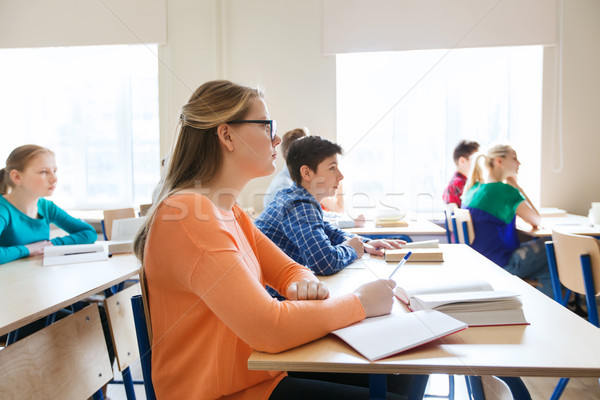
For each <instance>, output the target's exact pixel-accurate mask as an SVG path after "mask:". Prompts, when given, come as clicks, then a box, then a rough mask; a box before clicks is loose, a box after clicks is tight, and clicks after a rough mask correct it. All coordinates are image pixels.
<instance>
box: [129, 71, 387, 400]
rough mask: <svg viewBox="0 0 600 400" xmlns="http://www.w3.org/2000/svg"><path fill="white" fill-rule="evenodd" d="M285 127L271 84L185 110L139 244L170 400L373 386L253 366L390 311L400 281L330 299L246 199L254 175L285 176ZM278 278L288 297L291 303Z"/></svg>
mask: <svg viewBox="0 0 600 400" xmlns="http://www.w3.org/2000/svg"><path fill="white" fill-rule="evenodd" d="M280 141H281V139H280V138H279V137H278V136H277V135H276V130H275V121H273V120H271V119H270V117H269V113H268V111H267V107H266V105H265V103H264V101H263V95H262V93H261V92H260V91H258V90H257V89H253V88H248V87H244V86H240V85H237V84H234V83H231V82H228V81H212V82H208V83H205V84H204V85H202V86H200V87H199V88H198V89H197V90H196V91H195V92H194V94H193V95H192V97H191V98H190V100H189V102H188V103H187V104H186V105H185V106H183V108H182V111H181V117H180V126H179V132H178V137H177V142H176V145H175V148H174V150H173V153H172V155H171V158H170V160H171V161H170V165H169V166H168V171H167V174H166V176H165V178H164V180H163V181H162V182H161V188H160V194H159V199H158V201H157V202H155V204H154V205H153V207H152V208H151V209H150V211H149V214H148V219H147V223H146V225H145V226H144V227H143V229H142V230H141V231H140V233H139V234H138V236H137V237H136V241H135V252H136V255H137V256H138V258H140V260H141V261H142V263H143V268H144V273H145V277H146V284H147V295H148V303H149V309H150V316H151V321H152V329H153V343H152V346H153V347H152V369H153V370H152V376H153V383H154V388H155V391H156V394H157V397H158V398H160V399H183V398H187V399H216V398H228V399H276V398H290V396H291V393H292V392H293V394H294V395H296V396H300V398H314V399H317V398H325V397H327V398H350V399H352V398H357V399H358V398H365V397H364V396H365V395H366V394H367V393H368V391H367V389H365V388H359V387H355V386H349V385H341V384H335V383H328V382H321V381H316V380H308V379H300V378H291V377H287V374H286V373H285V372H282V371H250V370H248V367H247V360H248V357H249V356H250V354H251V353H252V351H253V350H255V349H256V350H260V351H267V352H280V351H283V350H286V349H289V348H292V347H295V346H298V345H301V344H303V343H307V342H310V341H312V340H315V339H317V338H319V337H322V336H324V335H326V334H328V333H329V332H330V331H332V330H334V329H337V328H341V327H344V326H347V325H350V324H352V323H354V322H358V321H360V320H362V319H363V318H365V317H371V316H376V315H382V314H387V313H389V312H390V311H391V308H392V304H393V292H392V288H393V286H394V285H395V283H394V282H393V281H390V280H380V281H375V282H371V283H367V284H364V285H362V286H360V287H359V288H358V289H357V290H356V291H355V292H354V293H349V294H347V295H344V296H339V297H335V298H330V297H329V292H328V289H327V287H326V286H325V285H324V284H323V283H321V282H319V281H318V280H317V279H316V277H315V276H314V275H313V274H312V273H311V272H310V271H309V270H308V269H306V268H305V267H303V266H302V265H299V264H297V263H295V262H294V261H292V260H291V259H290V258H289V257H287V256H286V255H285V254H284V253H283V252H282V251H281V250H279V248H277V246H275V245H274V244H273V243H272V242H271V241H269V240H268V239H267V238H266V237H265V236H264V235H263V234H262V233H261V232H260V231H259V230H258V229H256V228H255V227H254V225H253V224H252V222H251V220H250V218H249V217H248V216H247V215H246V214H245V213H244V212H243V211H242V210H241V209H240V208H239V207H238V206H237V205H236V198H237V196H238V195H239V193H240V192H241V190H242V189H243V188H244V186H245V185H246V183H248V181H249V180H250V179H252V178H256V177H260V176H265V175H268V174H271V173H273V172H274V170H275V167H274V164H273V163H274V161H275V158H276V154H277V153H276V151H275V147H276V146H277V145H278V144H279V143H280ZM266 284H268V285H269V286H272V287H273V288H275V289H276V290H277V291H278V292H280V293H284V294H285V295H286V297H287V299H288V301H283V302H279V301H277V300H275V299H273V298H272V297H271V296H270V295H269V294H268V293H267V291H266V290H265V285H266Z"/></svg>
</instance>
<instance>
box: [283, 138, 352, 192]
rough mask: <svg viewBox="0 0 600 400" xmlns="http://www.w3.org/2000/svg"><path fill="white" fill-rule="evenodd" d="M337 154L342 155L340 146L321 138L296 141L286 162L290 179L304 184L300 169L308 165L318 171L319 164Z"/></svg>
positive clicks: (289, 151)
mask: <svg viewBox="0 0 600 400" xmlns="http://www.w3.org/2000/svg"><path fill="white" fill-rule="evenodd" d="M335 154H342V148H341V146H340V145H339V144H336V143H333V142H331V141H329V140H327V139H323V138H322V137H320V136H306V137H303V138H300V139H298V140H295V141H294V142H293V143H292V144H291V145H290V148H289V149H288V153H287V157H286V162H287V167H288V170H289V171H290V177H291V178H292V180H293V181H294V182H296V183H297V184H298V185H300V184H301V183H302V175H301V174H300V167H302V166H303V165H306V166H307V167H308V168H310V169H311V171H315V172H316V171H317V167H318V166H319V164H320V163H321V162H322V161H323V160H324V159H326V158H327V157H331V156H333V155H335Z"/></svg>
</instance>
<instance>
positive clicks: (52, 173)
mask: <svg viewBox="0 0 600 400" xmlns="http://www.w3.org/2000/svg"><path fill="white" fill-rule="evenodd" d="M57 180H58V177H57V176H56V173H54V172H50V182H52V183H54V182H56V181H57Z"/></svg>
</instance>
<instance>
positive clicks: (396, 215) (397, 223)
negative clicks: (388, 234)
mask: <svg viewBox="0 0 600 400" xmlns="http://www.w3.org/2000/svg"><path fill="white" fill-rule="evenodd" d="M404 217H405V214H403V213H401V212H400V211H398V210H396V209H385V210H378V211H377V214H376V215H375V227H377V228H404V227H407V226H408V221H406V220H405V219H404Z"/></svg>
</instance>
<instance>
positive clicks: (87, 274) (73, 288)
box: [0, 254, 139, 335]
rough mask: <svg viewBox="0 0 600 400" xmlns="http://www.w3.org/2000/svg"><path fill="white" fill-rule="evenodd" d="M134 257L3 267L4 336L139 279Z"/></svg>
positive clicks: (0, 307) (0, 325) (36, 260)
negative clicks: (107, 290) (131, 280)
mask: <svg viewBox="0 0 600 400" xmlns="http://www.w3.org/2000/svg"><path fill="white" fill-rule="evenodd" d="M138 270H139V261H138V260H137V259H136V258H135V256H133V255H132V254H122V255H115V256H113V257H111V258H109V259H108V260H106V261H94V262H87V263H81V264H68V265H59V266H53V267H43V266H42V257H41V256H38V257H29V258H23V259H20V260H17V261H13V262H10V263H6V264H2V265H0V335H4V334H6V333H9V332H11V331H13V330H15V329H17V328H20V327H21V326H24V325H26V324H28V323H30V322H33V321H35V320H37V319H39V318H42V317H45V316H47V315H50V314H52V313H54V312H56V311H58V310H60V309H62V308H65V307H67V306H70V305H71V304H73V303H75V302H77V301H79V300H83V299H85V298H87V297H90V296H92V295H94V294H96V293H99V292H102V291H103V290H104V289H107V288H110V287H112V286H114V285H116V284H118V283H120V282H123V281H125V280H126V279H127V278H130V277H132V276H135V275H136V274H137V273H138Z"/></svg>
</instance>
